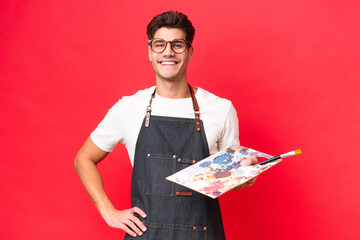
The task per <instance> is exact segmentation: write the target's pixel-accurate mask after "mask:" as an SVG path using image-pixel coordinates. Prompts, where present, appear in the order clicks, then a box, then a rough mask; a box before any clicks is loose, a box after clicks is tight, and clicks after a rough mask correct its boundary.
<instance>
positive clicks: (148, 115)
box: [145, 105, 151, 127]
mask: <svg viewBox="0 0 360 240" xmlns="http://www.w3.org/2000/svg"><path fill="white" fill-rule="evenodd" d="M150 115H151V106H150V105H149V106H148V107H147V108H146V119H145V127H148V126H149V124H150Z"/></svg>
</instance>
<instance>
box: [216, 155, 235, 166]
mask: <svg viewBox="0 0 360 240" xmlns="http://www.w3.org/2000/svg"><path fill="white" fill-rule="evenodd" d="M232 158H233V155H230V154H228V153H224V154H221V155H220V156H217V157H216V158H214V160H213V162H214V163H216V164H221V165H224V164H229V163H231V162H232V161H231V160H232Z"/></svg>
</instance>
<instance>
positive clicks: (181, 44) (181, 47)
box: [172, 39, 186, 53]
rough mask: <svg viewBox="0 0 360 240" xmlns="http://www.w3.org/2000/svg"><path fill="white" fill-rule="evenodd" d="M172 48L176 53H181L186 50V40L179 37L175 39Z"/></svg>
mask: <svg viewBox="0 0 360 240" xmlns="http://www.w3.org/2000/svg"><path fill="white" fill-rule="evenodd" d="M172 50H173V51H174V52H176V53H182V52H184V51H185V50H186V42H185V41H184V40H181V39H175V40H174V41H173V42H172Z"/></svg>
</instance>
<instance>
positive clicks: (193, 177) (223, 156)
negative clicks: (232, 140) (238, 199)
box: [166, 145, 282, 199]
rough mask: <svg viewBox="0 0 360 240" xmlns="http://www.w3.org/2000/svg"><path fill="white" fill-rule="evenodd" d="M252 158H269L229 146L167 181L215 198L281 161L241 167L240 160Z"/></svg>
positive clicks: (259, 153)
mask: <svg viewBox="0 0 360 240" xmlns="http://www.w3.org/2000/svg"><path fill="white" fill-rule="evenodd" d="M252 157H264V158H267V159H269V158H271V157H272V156H271V155H268V154H266V153H262V152H259V151H256V150H254V149H251V148H247V147H243V146H240V145H237V146H232V147H229V148H227V149H225V150H222V151H220V152H217V153H216V154H213V155H211V156H210V157H207V158H205V159H203V160H202V161H199V162H198V163H196V164H194V165H192V166H190V167H187V168H185V169H183V170H181V171H179V172H177V173H175V174H173V175H171V176H169V177H167V178H166V179H167V180H169V181H172V182H174V183H177V184H180V185H182V186H185V187H187V188H190V189H192V190H194V191H197V192H199V193H202V194H204V195H206V196H208V197H211V198H214V199H215V198H217V197H219V196H220V195H222V194H224V193H226V192H227V191H229V190H231V189H233V188H235V187H237V186H239V185H241V184H243V183H245V182H247V181H249V180H250V179H252V178H254V177H256V176H258V175H259V174H260V173H262V172H264V171H266V170H267V169H269V168H270V167H272V166H274V165H276V164H277V163H279V162H280V161H282V160H281V159H279V160H277V161H274V162H270V163H267V164H263V165H254V166H247V167H241V162H242V161H244V160H246V159H248V158H252Z"/></svg>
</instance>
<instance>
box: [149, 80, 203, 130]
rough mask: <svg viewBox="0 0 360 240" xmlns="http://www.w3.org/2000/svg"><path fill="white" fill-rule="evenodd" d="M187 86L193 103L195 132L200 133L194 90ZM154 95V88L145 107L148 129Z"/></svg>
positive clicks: (198, 112) (198, 111)
mask: <svg viewBox="0 0 360 240" xmlns="http://www.w3.org/2000/svg"><path fill="white" fill-rule="evenodd" d="M188 86H189V90H190V95H191V100H192V102H193V108H194V112H195V121H196V131H198V132H200V131H201V128H200V109H199V105H198V103H197V101H196V97H195V93H194V90H193V89H192V87H191V86H190V84H188ZM155 93H156V88H155V89H154V92H153V93H152V94H151V98H150V102H149V105H148V106H147V107H146V119H145V127H149V124H150V116H151V110H152V109H151V104H152V100H153V99H154V98H155Z"/></svg>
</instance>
